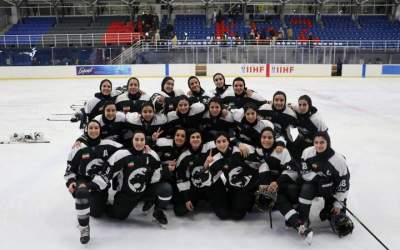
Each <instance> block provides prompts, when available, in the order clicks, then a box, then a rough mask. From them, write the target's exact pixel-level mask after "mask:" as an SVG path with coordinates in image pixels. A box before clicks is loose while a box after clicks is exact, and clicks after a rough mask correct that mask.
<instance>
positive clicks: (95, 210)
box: [64, 120, 122, 244]
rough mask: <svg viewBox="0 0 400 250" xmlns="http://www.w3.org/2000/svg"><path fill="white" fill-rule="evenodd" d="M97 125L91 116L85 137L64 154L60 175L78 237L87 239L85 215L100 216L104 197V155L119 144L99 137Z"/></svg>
mask: <svg viewBox="0 0 400 250" xmlns="http://www.w3.org/2000/svg"><path fill="white" fill-rule="evenodd" d="M100 135H101V126H100V124H99V123H98V122H97V121H95V120H93V121H91V122H89V124H88V126H87V128H86V131H85V136H86V137H87V140H85V142H83V143H81V144H80V145H79V146H76V147H74V148H73V149H72V151H71V153H70V154H69V157H68V162H67V164H68V165H67V170H66V171H65V175H64V178H65V180H66V181H67V183H66V185H67V187H68V190H69V191H70V192H71V194H72V196H73V197H74V198H75V208H76V211H77V214H78V222H79V229H80V231H81V238H80V241H81V243H82V244H86V243H88V242H89V240H90V230H89V215H91V216H93V217H100V216H101V215H102V214H103V212H104V211H105V208H106V202H107V199H108V186H109V185H108V184H109V179H108V175H109V173H110V168H109V166H108V164H106V163H105V162H106V161H107V159H108V157H109V156H111V155H112V154H113V153H114V152H116V151H117V150H118V149H119V148H121V147H122V145H121V144H119V143H116V142H114V141H111V140H101V139H100Z"/></svg>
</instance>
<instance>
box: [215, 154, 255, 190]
mask: <svg viewBox="0 0 400 250" xmlns="http://www.w3.org/2000/svg"><path fill="white" fill-rule="evenodd" d="M212 155H213V161H212V162H211V163H210V166H209V171H210V173H211V174H212V176H213V183H214V182H216V181H217V180H218V178H221V179H222V182H223V183H224V184H225V185H226V186H227V187H228V188H232V189H250V190H252V189H254V188H255V187H256V185H257V181H258V171H257V170H256V169H253V168H251V167H250V166H248V165H247V164H246V163H245V162H244V160H243V158H242V156H241V154H240V151H239V148H237V147H229V148H228V149H227V151H226V152H224V153H222V152H220V151H219V150H218V149H217V148H214V149H212Z"/></svg>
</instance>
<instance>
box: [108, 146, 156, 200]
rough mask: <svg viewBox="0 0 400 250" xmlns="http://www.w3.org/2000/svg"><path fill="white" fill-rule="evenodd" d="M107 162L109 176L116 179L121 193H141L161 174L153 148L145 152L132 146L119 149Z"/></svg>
mask: <svg viewBox="0 0 400 250" xmlns="http://www.w3.org/2000/svg"><path fill="white" fill-rule="evenodd" d="M108 163H109V165H110V167H111V175H110V176H109V177H110V178H111V177H112V178H116V179H117V180H118V185H117V190H118V191H120V192H123V193H135V194H137V193H142V192H144V191H145V190H146V188H147V187H148V185H150V184H153V183H157V182H159V181H160V180H161V178H162V174H163V171H162V167H161V163H160V160H159V158H158V155H157V154H156V152H154V151H153V150H150V151H149V152H148V153H145V152H143V150H142V151H136V150H135V149H133V148H130V149H121V150H118V151H117V152H115V153H114V154H113V155H112V156H111V157H110V159H108ZM114 180H115V179H113V181H114ZM113 187H114V183H113Z"/></svg>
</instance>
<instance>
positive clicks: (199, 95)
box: [189, 89, 210, 105]
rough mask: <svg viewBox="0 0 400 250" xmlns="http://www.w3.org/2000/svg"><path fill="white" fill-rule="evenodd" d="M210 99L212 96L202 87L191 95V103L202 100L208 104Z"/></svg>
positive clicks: (201, 101)
mask: <svg viewBox="0 0 400 250" xmlns="http://www.w3.org/2000/svg"><path fill="white" fill-rule="evenodd" d="M209 100H210V96H208V94H207V93H206V92H205V91H204V89H200V92H191V95H189V102H190V104H193V103H196V102H200V103H203V104H204V105H207V103H208V101H209Z"/></svg>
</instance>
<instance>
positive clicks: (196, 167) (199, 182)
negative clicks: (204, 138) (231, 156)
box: [176, 142, 215, 201]
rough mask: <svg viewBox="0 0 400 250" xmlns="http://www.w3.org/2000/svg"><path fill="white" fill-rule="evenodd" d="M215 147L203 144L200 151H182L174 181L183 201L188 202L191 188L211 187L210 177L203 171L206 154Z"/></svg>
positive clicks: (212, 143)
mask: <svg viewBox="0 0 400 250" xmlns="http://www.w3.org/2000/svg"><path fill="white" fill-rule="evenodd" d="M213 147H215V144H214V142H209V143H206V144H203V145H202V147H201V149H199V150H197V151H193V150H191V149H188V150H186V151H184V152H183V153H182V154H181V155H180V156H179V158H178V161H177V162H176V181H177V186H178V191H179V192H180V193H181V194H182V195H183V197H184V199H185V201H188V200H189V191H190V189H191V188H195V189H201V188H207V187H210V186H211V185H212V176H211V173H210V172H209V171H208V170H205V169H204V162H205V160H206V158H207V152H208V150H210V149H211V148H213Z"/></svg>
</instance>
